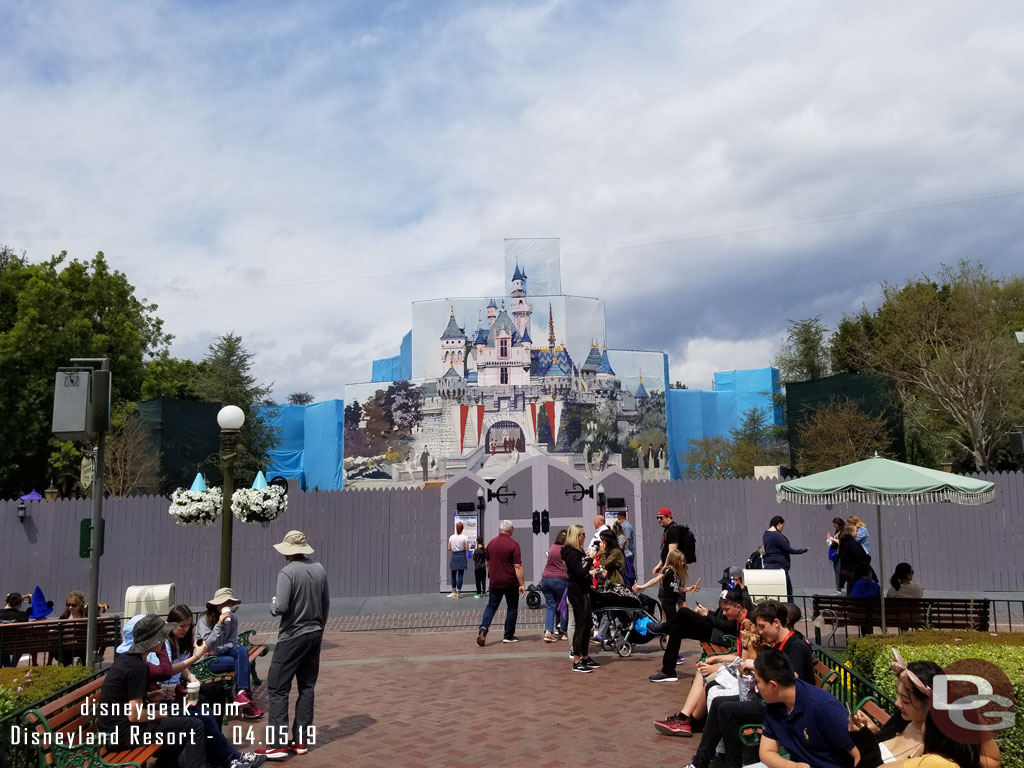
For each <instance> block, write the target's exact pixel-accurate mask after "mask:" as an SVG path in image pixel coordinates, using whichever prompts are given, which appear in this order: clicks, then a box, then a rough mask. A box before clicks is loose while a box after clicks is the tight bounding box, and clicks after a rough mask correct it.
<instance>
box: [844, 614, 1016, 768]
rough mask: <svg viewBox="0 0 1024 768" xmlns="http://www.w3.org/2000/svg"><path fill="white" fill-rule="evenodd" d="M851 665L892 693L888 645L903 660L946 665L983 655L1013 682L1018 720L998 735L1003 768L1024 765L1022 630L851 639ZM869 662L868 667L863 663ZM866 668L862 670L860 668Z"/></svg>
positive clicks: (893, 684)
mask: <svg viewBox="0 0 1024 768" xmlns="http://www.w3.org/2000/svg"><path fill="white" fill-rule="evenodd" d="M853 643H854V644H853V645H851V649H850V658H851V662H852V663H853V666H854V669H855V670H857V671H858V672H860V673H861V674H863V675H865V677H868V678H869V679H871V680H873V681H874V683H875V685H877V686H878V687H879V688H880V689H881V690H882V691H883V692H884V693H886V694H887V695H888V696H890V697H891V698H893V699H895V698H896V676H895V675H894V674H893V673H892V671H891V670H890V668H889V662H890V659H891V657H890V654H889V648H891V647H896V648H899V650H900V653H901V654H902V655H903V658H904V659H905V660H906V661H907V662H911V661H934V662H935V663H936V664H938V665H939V666H940V667H945V666H947V665H949V664H951V663H953V662H954V661H958V660H960V659H983V660H985V661H989V662H992V663H993V664H995V665H996V666H998V667H999V668H1000V669H1001V670H1003V672H1005V673H1006V676H1007V677H1008V678H1009V679H1010V682H1011V683H1012V684H1013V692H1014V697H1015V699H1016V702H1017V705H1016V708H1015V714H1016V724H1015V725H1014V727H1013V728H1010V729H1009V730H1006V731H1004V732H1003V733H1001V734H1000V735H999V737H998V738H997V740H996V741H997V743H998V744H999V749H1000V752H1001V753H1002V764H1003V766H1005V768H1024V647H1022V644H1024V633H1021V632H1007V633H1001V634H990V633H988V632H956V631H937V630H923V631H920V632H908V633H906V634H903V635H890V636H887V637H883V636H872V637H867V638H862V639H859V640H856V641H853ZM862 665H869V666H862ZM862 670H866V674H865V672H864V671H862Z"/></svg>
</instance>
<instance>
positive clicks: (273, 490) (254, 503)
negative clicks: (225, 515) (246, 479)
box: [231, 485, 288, 523]
mask: <svg viewBox="0 0 1024 768" xmlns="http://www.w3.org/2000/svg"><path fill="white" fill-rule="evenodd" d="M287 509H288V495H287V494H286V493H285V492H284V489H283V488H280V487H278V486H276V485H268V486H267V487H266V488H239V489H238V490H237V491H235V492H234V494H233V495H232V496H231V512H232V513H233V514H234V515H235V517H237V518H238V519H239V520H241V521H242V522H243V523H269V522H271V521H272V520H276V519H277V518H278V517H279V516H281V515H283V514H284V513H285V512H286V511H287Z"/></svg>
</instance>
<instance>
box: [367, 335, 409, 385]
mask: <svg viewBox="0 0 1024 768" xmlns="http://www.w3.org/2000/svg"><path fill="white" fill-rule="evenodd" d="M400 349H401V351H400V352H399V354H397V355H395V356H394V357H382V358H381V359H380V360H374V361H373V370H372V372H371V375H370V381H407V380H409V379H411V378H412V331H409V332H408V333H407V334H405V336H403V337H402V345H401V348H400Z"/></svg>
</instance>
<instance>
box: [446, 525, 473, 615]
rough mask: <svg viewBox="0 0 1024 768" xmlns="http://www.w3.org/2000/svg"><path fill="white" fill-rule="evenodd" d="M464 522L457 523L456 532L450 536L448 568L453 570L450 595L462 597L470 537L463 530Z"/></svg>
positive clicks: (456, 597)
mask: <svg viewBox="0 0 1024 768" xmlns="http://www.w3.org/2000/svg"><path fill="white" fill-rule="evenodd" d="M462 528H463V526H462V523H456V524H455V533H453V534H452V535H451V536H449V537H448V568H449V570H451V572H452V591H451V592H450V593H449V594H448V597H454V598H455V599H456V600H457V599H458V598H460V597H462V577H463V576H465V574H466V547H467V546H468V545H469V537H468V536H466V534H464V533H463V532H462Z"/></svg>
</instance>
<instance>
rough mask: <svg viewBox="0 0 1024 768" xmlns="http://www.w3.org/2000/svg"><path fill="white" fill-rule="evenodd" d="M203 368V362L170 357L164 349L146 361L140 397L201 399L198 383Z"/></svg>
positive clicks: (148, 398) (144, 398)
mask: <svg viewBox="0 0 1024 768" xmlns="http://www.w3.org/2000/svg"><path fill="white" fill-rule="evenodd" d="M204 369H205V364H204V363H197V362H195V361H193V360H183V359H179V358H176V357H171V356H170V354H169V353H168V352H167V350H164V351H163V352H162V353H161V354H159V355H158V356H157V357H154V358H153V359H152V360H147V361H146V372H145V376H144V378H143V380H142V399H143V400H152V399H153V398H156V397H173V398H176V399H178V400H196V401H198V400H202V399H203V398H202V395H200V393H199V386H200V384H199V383H200V380H201V379H202V375H203V371H204Z"/></svg>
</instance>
